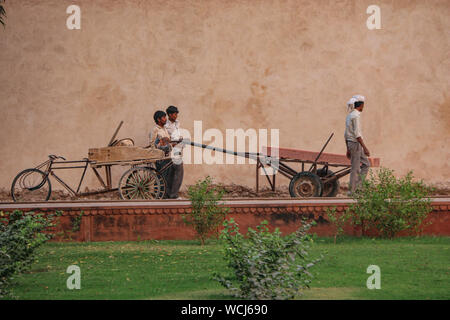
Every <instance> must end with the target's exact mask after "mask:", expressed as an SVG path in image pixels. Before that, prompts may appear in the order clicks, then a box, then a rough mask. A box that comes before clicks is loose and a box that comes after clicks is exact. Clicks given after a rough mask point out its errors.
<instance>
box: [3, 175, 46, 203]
mask: <svg viewBox="0 0 450 320" xmlns="http://www.w3.org/2000/svg"><path fill="white" fill-rule="evenodd" d="M51 193H52V185H51V184H50V179H49V178H48V176H47V174H45V173H44V172H42V171H41V170H39V169H34V168H33V169H25V170H23V171H22V172H20V173H19V174H18V175H17V176H16V177H15V178H14V180H13V182H12V184H11V197H12V198H13V200H14V201H17V202H27V201H47V200H48V199H49V198H50V194H51Z"/></svg>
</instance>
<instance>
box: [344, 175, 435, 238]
mask: <svg viewBox="0 0 450 320" xmlns="http://www.w3.org/2000/svg"><path fill="white" fill-rule="evenodd" d="M431 191H432V189H431V188H429V187H427V186H426V185H425V184H424V182H423V181H414V177H413V173H412V171H410V172H408V173H407V174H406V175H405V176H404V177H401V178H396V177H395V176H394V171H393V170H390V169H387V168H383V167H382V168H380V170H379V171H378V173H377V174H376V175H375V174H373V173H371V174H370V176H369V177H368V178H366V179H364V180H363V183H362V186H361V187H360V188H359V189H357V191H356V192H355V195H354V199H355V200H356V203H354V204H352V205H350V206H349V208H348V211H349V212H351V216H350V217H351V221H352V223H353V224H355V225H360V226H361V229H362V234H363V235H365V234H366V232H367V231H368V230H370V229H372V230H373V229H374V230H377V231H378V232H379V233H380V235H381V236H382V237H386V238H392V237H394V236H395V235H396V234H397V233H399V232H400V231H404V230H410V231H411V232H413V233H415V234H418V233H420V230H421V228H422V227H423V226H424V224H423V222H424V220H425V218H426V217H427V216H428V214H429V213H430V212H431V211H432V207H431V200H430V199H429V198H428V197H429V196H430V194H431Z"/></svg>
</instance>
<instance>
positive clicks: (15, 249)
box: [0, 210, 60, 297]
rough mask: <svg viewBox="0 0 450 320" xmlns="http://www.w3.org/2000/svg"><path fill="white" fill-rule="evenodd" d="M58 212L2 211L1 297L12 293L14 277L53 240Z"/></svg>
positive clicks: (0, 228)
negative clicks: (42, 246) (40, 247)
mask: <svg viewBox="0 0 450 320" xmlns="http://www.w3.org/2000/svg"><path fill="white" fill-rule="evenodd" d="M55 215H60V213H59V212H57V213H56V214H54V215H48V216H46V217H44V216H43V215H42V214H34V213H33V212H26V213H23V212H21V211H18V210H16V211H14V212H12V213H10V214H9V215H5V214H4V213H3V212H1V213H0V216H1V217H0V297H3V296H5V295H7V294H8V293H9V287H10V284H11V280H12V277H13V276H14V275H15V274H18V273H20V272H23V271H25V270H27V269H28V268H29V267H30V266H31V264H32V263H33V262H34V261H35V256H36V255H35V251H36V249H37V248H38V247H39V246H41V245H42V244H43V243H45V242H46V241H47V240H49V239H50V238H51V237H52V234H49V233H47V232H46V231H49V228H51V227H53V226H54V224H53V220H54V216H55Z"/></svg>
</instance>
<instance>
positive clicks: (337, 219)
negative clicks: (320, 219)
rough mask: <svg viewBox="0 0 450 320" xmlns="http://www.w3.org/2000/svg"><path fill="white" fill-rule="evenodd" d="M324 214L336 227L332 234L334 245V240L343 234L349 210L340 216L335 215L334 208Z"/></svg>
mask: <svg viewBox="0 0 450 320" xmlns="http://www.w3.org/2000/svg"><path fill="white" fill-rule="evenodd" d="M326 212H327V217H328V219H329V220H330V222H331V223H332V224H334V225H335V226H336V229H335V232H334V243H335V244H336V238H337V237H338V236H340V235H342V234H343V233H344V225H345V223H346V222H347V221H348V219H349V218H350V216H351V215H350V212H349V210H346V211H344V212H343V213H341V214H339V213H337V212H336V207H333V208H331V209H329V208H327V210H326Z"/></svg>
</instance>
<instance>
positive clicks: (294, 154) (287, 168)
mask: <svg viewBox="0 0 450 320" xmlns="http://www.w3.org/2000/svg"><path fill="white" fill-rule="evenodd" d="M333 135H334V133H332V134H331V135H330V136H329V138H328V140H327V141H326V142H325V144H324V145H323V147H322V149H321V150H320V152H314V151H305V150H298V149H289V148H274V147H262V152H258V153H256V152H236V151H231V150H226V149H222V148H218V147H213V146H208V145H204V144H201V143H196V142H193V141H190V140H187V139H185V140H184V141H183V143H185V144H189V145H192V146H194V147H200V148H204V149H210V150H213V151H217V152H223V153H228V154H232V155H235V156H240V157H245V158H249V159H253V160H255V162H256V192H257V193H258V191H259V176H260V173H261V171H262V173H263V175H264V176H265V177H266V179H267V181H268V183H269V185H270V187H271V189H272V191H275V177H276V175H277V174H278V173H279V174H281V175H282V176H284V177H286V178H288V179H289V180H290V182H289V194H290V195H291V197H294V198H299V197H300V198H311V197H335V196H336V195H337V193H338V191H339V186H340V184H339V179H340V178H342V177H344V176H346V175H348V174H350V171H351V164H350V160H349V159H347V157H346V155H341V154H332V153H324V152H323V151H324V150H325V148H326V146H327V145H328V143H329V142H330V140H331V138H332V137H333ZM369 161H370V164H371V166H372V167H379V166H380V159H379V158H369ZM293 164H297V165H298V164H299V165H301V167H300V168H298V169H296V168H295V167H293ZM307 166H309V168H307ZM330 168H333V170H331V169H330ZM269 169H270V170H269ZM270 177H271V178H270Z"/></svg>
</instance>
